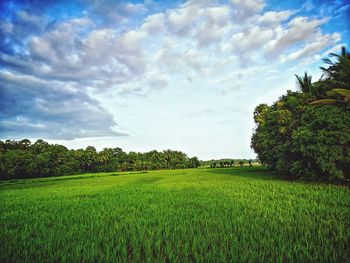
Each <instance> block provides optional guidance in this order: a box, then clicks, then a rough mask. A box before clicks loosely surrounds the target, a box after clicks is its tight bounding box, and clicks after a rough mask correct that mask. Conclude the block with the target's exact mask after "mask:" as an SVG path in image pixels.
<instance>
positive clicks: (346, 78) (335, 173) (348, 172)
mask: <svg viewBox="0 0 350 263" xmlns="http://www.w3.org/2000/svg"><path fill="white" fill-rule="evenodd" d="M331 57H335V58H336V61H335V62H333V61H332V60H331V59H329V58H327V59H324V62H325V63H326V64H327V67H321V69H322V71H323V73H324V75H323V77H322V78H321V79H320V80H319V81H317V82H314V83H312V82H311V77H310V76H308V75H307V73H305V75H304V76H303V77H300V76H297V83H298V85H299V87H300V92H291V91H288V92H287V95H284V96H282V97H281V98H280V99H279V100H278V101H277V102H275V103H274V104H273V105H272V106H268V105H266V104H261V105H259V106H257V107H256V109H255V112H254V119H255V122H256V123H257V128H256V130H255V133H254V134H253V137H252V143H251V145H252V147H253V148H254V150H255V152H256V153H257V154H258V157H259V159H260V160H261V161H262V162H263V163H265V164H267V165H268V166H269V167H271V168H272V169H274V170H276V171H277V172H278V173H279V174H280V175H282V176H287V177H290V178H307V179H313V180H315V179H321V180H328V181H335V180H341V181H349V180H350V54H349V53H348V52H346V50H345V48H342V52H341V54H340V55H338V54H331Z"/></svg>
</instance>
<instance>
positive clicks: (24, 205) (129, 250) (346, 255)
mask: <svg viewBox="0 0 350 263" xmlns="http://www.w3.org/2000/svg"><path fill="white" fill-rule="evenodd" d="M349 205H350V190H349V188H346V187H344V186H335V185H325V184H315V183H301V182H290V181H283V180H280V179H276V178H274V177H272V176H271V175H269V173H268V172H267V171H266V170H265V169H264V168H248V167H246V168H227V169H188V170H172V171H150V172H143V173H141V172H140V173H135V172H134V173H109V174H108V173H104V174H88V175H79V176H62V177H50V178H41V179H26V180H12V181H2V182H0V232H1V235H0V246H1V247H0V261H1V262H18V261H21V262H54V261H55V262H57V261H60V262H77V261H79V262H97V261H100V262H122V261H132V262H140V261H146V262H194V261H195V262H257V261H264V262H265V261H273V262H276V261H278V262H282V261H283V262H286V261H287V262H292V261H293V262H349V261H350V250H349V247H350V232H349V230H350V229H349V226H350V209H349V208H350V207H349Z"/></svg>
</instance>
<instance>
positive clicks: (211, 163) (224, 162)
mask: <svg viewBox="0 0 350 263" xmlns="http://www.w3.org/2000/svg"><path fill="white" fill-rule="evenodd" d="M254 163H258V160H256V159H254V160H253V159H218V160H214V159H213V160H208V161H200V164H201V166H207V167H210V168H225V167H243V166H253V164H254Z"/></svg>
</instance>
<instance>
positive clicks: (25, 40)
mask: <svg viewBox="0 0 350 263" xmlns="http://www.w3.org/2000/svg"><path fill="white" fill-rule="evenodd" d="M349 21H350V3H348V2H347V1H346V0H342V1H341V0H339V1H322V0H308V1H300V0H295V1H278V0H266V1H264V0H227V1H224V0H222V1H221V0H190V1H160V0H158V1H156V0H145V1H112V0H105V1H97V0H92V1H89V0H77V1H74V0H55V1H49V0H23V1H15V0H12V1H9V0H5V1H4V0H2V1H0V139H1V140H6V139H22V138H29V139H31V140H32V141H35V140H36V139H39V138H43V139H45V140H47V141H49V142H51V143H59V144H63V145H65V146H67V147H68V148H74V149H77V148H85V147H86V146H88V145H93V146H95V147H96V148H97V149H99V150H100V149H102V148H104V147H121V148H122V149H123V150H124V151H142V152H144V151H150V150H153V149H156V150H165V149H173V150H181V151H183V152H185V153H187V154H188V155H189V156H198V157H199V158H200V159H203V160H204V159H211V158H254V157H255V154H254V151H253V150H252V149H251V148H250V138H251V136H252V132H253V130H254V128H255V124H254V120H253V111H254V108H255V107H256V106H257V105H258V104H260V103H267V104H271V103H273V102H274V101H276V100H277V99H278V97H279V96H281V95H283V94H284V93H286V91H287V90H297V87H296V84H295V76H294V74H299V75H300V74H303V73H304V71H307V72H308V73H309V74H311V75H312V76H313V79H314V80H317V79H318V78H319V77H320V75H321V73H320V70H319V66H321V65H322V58H324V57H326V56H327V54H329V53H330V52H337V51H339V50H340V47H341V46H342V45H345V46H349V44H350V31H349V28H350V24H349V23H350V22H349Z"/></svg>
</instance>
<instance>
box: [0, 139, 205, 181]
mask: <svg viewBox="0 0 350 263" xmlns="http://www.w3.org/2000/svg"><path fill="white" fill-rule="evenodd" d="M198 166H199V160H198V158H197V157H193V158H189V157H188V156H187V155H186V154H185V153H183V152H180V151H171V150H166V151H163V152H158V151H156V150H154V151H150V152H146V153H139V152H129V153H125V152H123V150H122V149H121V148H105V149H103V150H102V151H100V152H97V151H96V149H95V148H94V147H93V146H88V147H87V148H86V149H85V150H84V149H79V150H69V149H67V148H66V147H65V146H62V145H58V144H49V143H47V142H45V141H43V140H37V141H36V142H35V143H33V144H32V143H31V142H30V141H29V140H28V139H24V140H21V141H15V140H6V141H5V142H3V141H0V179H12V178H29V177H46V176H57V175H68V174H77V173H91V172H111V171H118V170H119V171H130V170H154V169H182V168H194V167H198Z"/></svg>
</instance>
